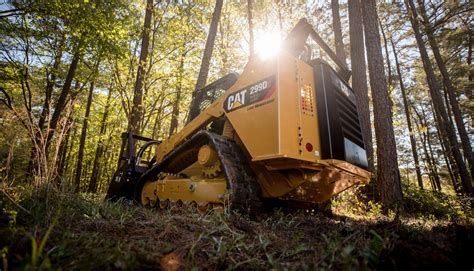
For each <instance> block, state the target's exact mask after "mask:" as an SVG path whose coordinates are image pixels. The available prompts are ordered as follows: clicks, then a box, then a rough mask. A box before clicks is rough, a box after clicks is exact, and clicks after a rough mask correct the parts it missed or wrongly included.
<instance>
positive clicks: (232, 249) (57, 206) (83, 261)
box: [0, 186, 474, 270]
mask: <svg viewBox="0 0 474 271" xmlns="http://www.w3.org/2000/svg"><path fill="white" fill-rule="evenodd" d="M405 190H406V189H405ZM2 191H4V192H5V193H0V207H1V211H0V249H1V251H0V253H1V257H2V259H3V260H2V261H3V263H2V266H0V269H1V270H22V269H23V270H32V269H45V270H46V269H54V270H56V269H62V270H110V269H112V270H123V269H126V270H129V269H139V270H147V269H150V270H156V269H163V270H178V269H185V270H189V269H192V270H200V269H212V270H221V269H298V270H300V269H321V270H327V269H331V270H374V269H377V270H415V269H416V270H473V267H474V260H473V255H474V216H473V212H472V209H470V208H468V207H463V206H464V205H463V204H461V203H460V202H459V200H458V199H457V198H456V197H454V196H448V195H445V194H442V193H433V192H420V191H417V190H416V189H413V190H411V189H408V190H406V191H405V211H404V212H403V213H402V214H401V215H400V217H399V219H394V215H393V214H389V215H383V214H382V212H381V208H380V206H379V205H377V204H374V203H372V202H369V203H367V204H362V203H360V202H358V201H357V200H356V197H355V196H354V195H355V193H357V190H351V191H349V192H345V193H343V194H342V195H341V196H339V197H338V198H336V199H335V200H334V201H333V204H332V213H333V215H332V216H328V215H324V214H321V213H316V214H314V213H311V212H308V211H307V210H306V211H304V210H301V211H295V210H293V211H288V210H287V211H283V210H273V211H272V212H267V213H264V214H262V215H260V216H259V217H256V218H253V219H249V218H246V217H242V216H240V215H237V214H234V215H232V216H224V215H218V214H207V215H201V214H198V213H196V212H194V211H192V210H188V209H186V208H180V209H178V208H176V209H171V210H155V209H146V208H140V207H136V206H129V205H127V204H125V203H121V202H116V203H111V202H106V201H103V200H102V199H101V197H100V196H93V195H90V194H81V195H77V194H72V193H65V192H57V191H53V190H51V191H49V192H46V191H45V190H40V191H36V192H35V191H34V190H33V189H31V188H29V189H27V188H24V187H21V186H20V187H15V188H9V189H7V188H6V187H4V188H2ZM23 208H24V209H23Z"/></svg>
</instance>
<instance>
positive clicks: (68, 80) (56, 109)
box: [45, 52, 80, 152]
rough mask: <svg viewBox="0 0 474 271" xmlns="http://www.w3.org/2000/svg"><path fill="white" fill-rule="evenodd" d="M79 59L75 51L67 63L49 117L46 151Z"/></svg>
mask: <svg viewBox="0 0 474 271" xmlns="http://www.w3.org/2000/svg"><path fill="white" fill-rule="evenodd" d="M79 60H80V55H79V52H76V53H75V54H74V56H73V58H72V61H71V64H70V65H69V70H68V72H67V75H66V79H65V81H64V85H63V88H62V90H61V94H60V95H59V98H58V101H57V102H56V106H55V107H54V113H53V115H52V117H51V121H50V125H49V131H48V137H47V140H46V147H45V150H46V152H47V151H48V147H49V144H50V143H51V139H52V138H53V135H54V132H55V130H56V127H57V125H58V121H59V117H60V115H61V113H62V111H63V109H64V106H65V105H66V99H67V96H68V95H69V92H70V91H71V84H72V80H73V79H74V75H75V74H76V70H77V65H78V63H79Z"/></svg>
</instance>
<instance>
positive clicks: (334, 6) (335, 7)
mask: <svg viewBox="0 0 474 271" xmlns="http://www.w3.org/2000/svg"><path fill="white" fill-rule="evenodd" d="M331 11H332V28H333V31H334V45H335V47H336V56H337V57H338V58H339V59H340V60H341V61H342V62H344V64H346V52H345V51H344V42H343V40H342V30H341V18H340V15H339V0H331Z"/></svg>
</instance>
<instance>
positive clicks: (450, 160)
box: [430, 100, 462, 193]
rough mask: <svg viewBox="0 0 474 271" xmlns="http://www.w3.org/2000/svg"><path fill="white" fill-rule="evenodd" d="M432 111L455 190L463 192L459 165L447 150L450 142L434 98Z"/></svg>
mask: <svg viewBox="0 0 474 271" xmlns="http://www.w3.org/2000/svg"><path fill="white" fill-rule="evenodd" d="M430 111H431V112H433V114H434V121H435V126H436V130H437V133H436V134H437V136H438V139H439V142H440V143H441V149H442V150H443V155H444V156H445V160H447V161H448V162H447V163H446V165H448V166H449V167H450V168H451V172H452V182H453V187H454V191H456V192H457V193H462V188H461V186H460V185H459V183H458V179H460V177H459V171H458V167H457V166H456V161H455V160H454V157H453V155H452V153H451V152H448V151H447V149H448V146H449V142H448V139H447V138H446V136H445V135H444V134H443V133H442V132H441V128H440V127H441V126H440V121H439V118H440V117H439V114H438V112H437V111H436V110H435V109H434V104H433V100H431V103H430ZM451 125H452V124H451Z"/></svg>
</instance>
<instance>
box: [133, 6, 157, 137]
mask: <svg viewBox="0 0 474 271" xmlns="http://www.w3.org/2000/svg"><path fill="white" fill-rule="evenodd" d="M152 16H153V0H147V1H146V10H145V22H144V24H143V33H142V45H141V49H140V61H139V62H138V70H137V78H136V80H135V86H134V88H133V106H132V112H131V113H130V118H129V124H128V128H129V130H130V131H131V132H132V133H134V134H139V133H140V128H141V125H140V122H141V118H142V117H143V108H142V99H143V97H142V96H143V89H142V88H143V83H144V81H145V65H146V59H147V57H148V45H149V43H150V26H151V19H152Z"/></svg>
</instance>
